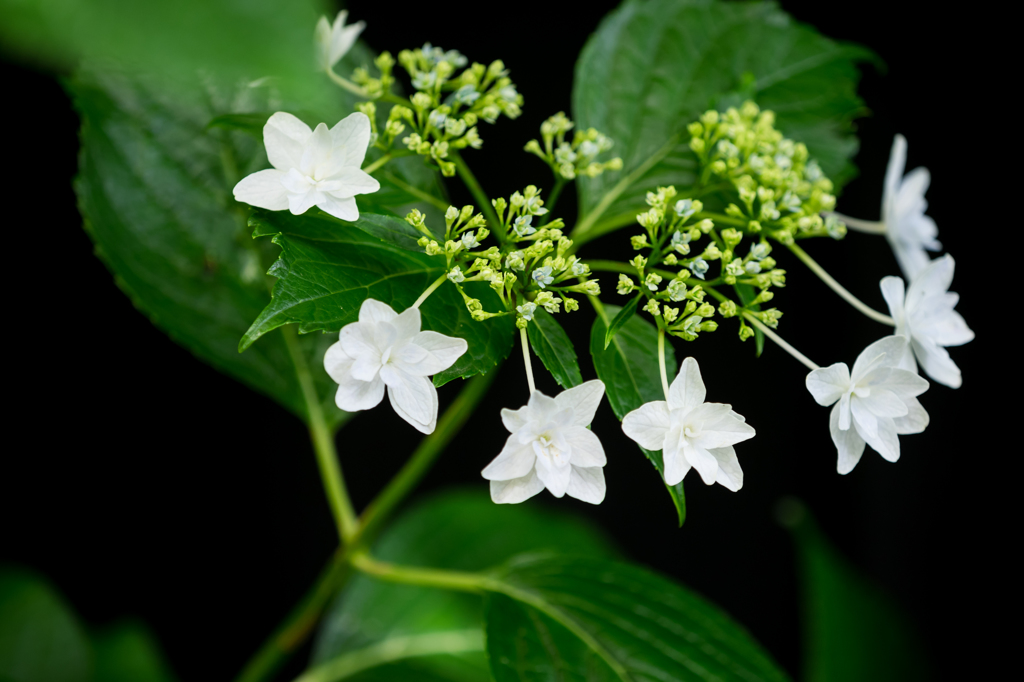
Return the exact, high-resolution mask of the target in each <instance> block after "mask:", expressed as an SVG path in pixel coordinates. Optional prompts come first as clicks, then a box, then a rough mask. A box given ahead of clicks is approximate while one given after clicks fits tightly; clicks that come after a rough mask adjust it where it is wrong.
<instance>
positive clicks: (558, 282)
mask: <svg viewBox="0 0 1024 682" xmlns="http://www.w3.org/2000/svg"><path fill="white" fill-rule="evenodd" d="M491 203H492V204H493V206H494V210H495V212H496V214H497V216H498V220H499V221H500V224H499V225H498V226H495V230H496V231H497V232H498V235H497V236H498V237H499V239H498V241H499V244H500V246H491V247H490V248H487V249H482V248H481V242H482V241H484V240H485V239H486V238H487V237H488V236H489V235H490V234H491V231H490V230H489V229H488V228H487V226H486V222H485V220H484V218H483V216H482V215H479V214H474V210H473V207H472V206H465V207H463V208H462V209H461V210H459V209H457V208H455V207H454V206H451V207H449V208H448V211H447V212H446V214H445V240H444V244H443V245H442V244H441V243H440V242H439V241H438V240H437V239H435V238H434V237H433V235H432V234H431V232H430V230H429V229H428V228H427V226H426V224H425V220H424V216H423V214H422V213H420V212H419V211H416V210H414V211H412V212H411V213H409V215H408V216H406V221H407V222H408V223H409V224H410V225H412V226H413V227H415V228H416V229H417V230H419V231H420V232H422V233H423V234H424V236H423V237H421V238H420V240H419V244H420V246H422V247H423V248H424V249H425V250H426V252H427V254H429V255H431V256H442V255H443V256H444V257H445V262H446V265H445V267H446V270H447V276H448V279H449V280H450V281H451V282H452V283H454V284H455V286H456V287H457V288H458V289H459V291H460V293H462V297H463V299H464V300H465V302H466V306H467V308H468V309H469V311H470V313H471V314H472V316H473V319H475V320H486V319H489V318H491V317H497V316H501V315H510V314H515V315H516V324H517V325H518V326H519V327H520V328H524V327H525V326H526V325H527V324H529V322H530V321H532V320H533V317H534V314H535V313H536V311H537V309H538V308H544V309H545V310H547V311H548V312H549V313H557V312H560V311H561V310H563V309H564V310H565V311H566V312H572V311H574V310H578V309H579V302H578V301H577V300H576V299H575V298H573V297H572V296H571V295H572V294H591V295H597V294H600V293H601V288H600V286H599V285H598V282H597V280H588V279H585V278H586V277H587V276H588V275H589V274H590V268H589V267H588V266H586V265H584V264H583V263H582V262H581V261H580V260H579V259H578V258H576V257H575V256H572V255H567V254H568V252H569V251H570V250H571V247H572V240H570V239H568V238H567V237H565V236H564V235H563V233H562V230H561V228H562V227H563V226H564V223H563V222H562V220H561V219H560V218H559V219H555V220H552V221H550V222H547V223H546V224H542V223H543V221H544V216H546V214H547V213H548V209H546V208H544V201H543V199H541V196H540V190H538V189H537V188H536V187H535V186H533V185H530V186H528V187H527V188H526V189H524V190H523V191H522V192H515V193H513V194H512V196H511V197H509V199H508V200H506V199H504V198H499V199H495V200H494V201H492V202H491ZM535 220H536V221H537V223H534V221H535ZM474 249H480V250H474ZM476 281H484V282H487V283H488V284H489V285H490V286H491V288H492V289H493V290H494V291H495V292H497V294H498V297H499V298H500V299H501V302H502V305H503V306H504V310H502V311H487V310H484V309H483V305H482V304H481V302H480V300H479V299H476V298H473V297H471V296H470V295H469V294H467V293H466V291H465V290H464V289H463V284H464V283H465V282H476Z"/></svg>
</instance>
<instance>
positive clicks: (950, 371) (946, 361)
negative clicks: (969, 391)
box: [911, 338, 963, 388]
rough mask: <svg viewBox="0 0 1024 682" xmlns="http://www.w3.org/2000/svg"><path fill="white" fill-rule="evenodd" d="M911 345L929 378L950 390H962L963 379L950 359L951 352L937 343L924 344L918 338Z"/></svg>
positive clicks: (958, 369)
mask: <svg viewBox="0 0 1024 682" xmlns="http://www.w3.org/2000/svg"><path fill="white" fill-rule="evenodd" d="M911 345H912V346H913V348H914V355H915V356H916V357H917V361H918V362H919V363H920V364H921V369H923V370H924V371H925V373H926V374H927V375H928V376H930V377H931V378H932V379H934V380H935V381H937V382H939V383H940V384H944V385H946V386H949V387H950V388H960V386H961V384H963V378H962V377H961V376H960V368H959V367H957V366H956V363H955V362H953V358H951V357H949V351H947V350H946V349H945V348H943V347H942V346H940V345H938V344H935V343H922V342H921V340H919V339H917V338H915V339H913V340H912V341H911Z"/></svg>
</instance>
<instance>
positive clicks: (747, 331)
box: [740, 320, 754, 341]
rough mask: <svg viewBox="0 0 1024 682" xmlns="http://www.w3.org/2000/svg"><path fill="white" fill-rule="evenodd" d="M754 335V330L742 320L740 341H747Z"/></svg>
mask: <svg viewBox="0 0 1024 682" xmlns="http://www.w3.org/2000/svg"><path fill="white" fill-rule="evenodd" d="M753 335H754V330H753V329H751V328H750V327H748V326H747V325H746V324H745V323H744V322H743V320H740V341H746V340H747V339H749V338H750V337H751V336H753Z"/></svg>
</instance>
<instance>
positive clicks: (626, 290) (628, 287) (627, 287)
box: [615, 275, 636, 296]
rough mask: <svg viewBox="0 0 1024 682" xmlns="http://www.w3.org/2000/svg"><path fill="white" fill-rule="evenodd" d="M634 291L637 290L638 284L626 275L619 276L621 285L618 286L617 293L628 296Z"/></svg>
mask: <svg viewBox="0 0 1024 682" xmlns="http://www.w3.org/2000/svg"><path fill="white" fill-rule="evenodd" d="M634 289H636V284H635V283H634V282H633V280H632V279H630V278H629V277H627V276H626V275H619V283H618V285H616V287H615V291H617V292H618V294H619V295H620V296H626V295H627V294H630V293H632V292H633V290H634Z"/></svg>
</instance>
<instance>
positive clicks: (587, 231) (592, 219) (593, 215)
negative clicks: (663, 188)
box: [569, 134, 680, 248]
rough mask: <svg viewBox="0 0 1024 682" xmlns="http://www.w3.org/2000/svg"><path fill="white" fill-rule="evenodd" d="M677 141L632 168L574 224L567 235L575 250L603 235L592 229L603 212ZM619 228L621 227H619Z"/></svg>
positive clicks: (672, 138)
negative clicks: (574, 245) (574, 244)
mask: <svg viewBox="0 0 1024 682" xmlns="http://www.w3.org/2000/svg"><path fill="white" fill-rule="evenodd" d="M679 139H680V136H679V134H676V135H673V136H672V137H670V138H669V139H668V141H667V142H666V143H665V145H664V146H663V147H662V148H661V149H659V150H658V151H656V152H654V154H652V155H651V156H650V157H649V158H648V159H647V160H646V161H644V162H643V163H642V164H640V165H639V166H637V167H636V168H634V169H633V171H632V172H630V173H629V174H628V175H626V176H625V177H624V178H622V179H621V180H619V181H618V182H617V183H616V184H615V186H614V187H612V188H611V189H610V190H609V191H608V193H607V194H605V195H604V196H603V197H601V201H600V202H598V204H597V206H595V207H594V210H592V211H591V212H590V213H588V214H587V215H586V216H584V217H583V220H581V221H579V222H578V223H576V227H575V228H573V230H572V233H571V234H570V235H569V237H570V238H571V239H572V240H573V241H574V242H576V247H577V248H578V247H579V246H582V245H583V244H584V243H585V242H588V241H590V240H591V239H593V238H594V237H597V236H600V235H601V234H604V231H598V230H595V229H594V224H595V223H596V222H597V220H598V218H600V217H601V216H602V215H604V212H605V211H607V210H608V208H609V207H610V206H611V205H612V204H613V203H615V200H616V199H618V198H619V196H620V195H621V194H622V193H623V192H625V191H626V190H627V189H629V188H630V187H631V186H632V185H633V183H635V182H636V181H637V180H639V179H640V178H641V177H643V175H644V173H646V172H647V171H649V170H650V169H651V168H653V167H654V165H655V164H657V163H658V162H659V161H661V160H662V159H663V158H665V157H666V156H668V153H669V152H671V151H672V150H673V149H674V148H675V146H676V145H677V144H678V143H679ZM619 227H621V225H620V226H619Z"/></svg>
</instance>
